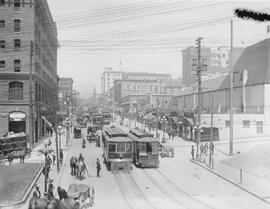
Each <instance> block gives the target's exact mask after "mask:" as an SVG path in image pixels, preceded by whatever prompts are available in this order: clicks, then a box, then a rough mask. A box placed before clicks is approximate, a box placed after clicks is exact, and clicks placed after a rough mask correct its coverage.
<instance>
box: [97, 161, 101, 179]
mask: <svg viewBox="0 0 270 209" xmlns="http://www.w3.org/2000/svg"><path fill="white" fill-rule="evenodd" d="M96 164H97V177H99V172H100V170H101V165H100V161H99V159H97V162H96Z"/></svg>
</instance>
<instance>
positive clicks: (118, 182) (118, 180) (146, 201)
mask: <svg viewBox="0 0 270 209" xmlns="http://www.w3.org/2000/svg"><path fill="white" fill-rule="evenodd" d="M120 175H121V174H120V173H119V174H115V178H116V181H117V184H118V186H119V188H120V191H121V193H122V196H123V197H124V199H125V202H126V203H127V205H128V206H129V207H130V208H132V209H134V207H133V206H132V204H131V203H130V201H129V200H128V199H129V198H128V197H127V195H126V192H125V191H124V188H125V189H126V186H125V185H124V183H122V182H121V180H123V179H124V178H125V179H127V181H128V182H129V185H131V187H132V188H133V190H132V191H133V192H137V194H139V197H140V198H142V200H144V201H145V203H146V204H147V205H148V207H147V208H149V207H150V208H156V207H155V206H154V205H153V204H152V203H151V202H150V201H149V200H148V199H147V198H146V197H145V195H144V194H143V192H142V191H141V189H140V187H139V186H138V184H137V183H136V181H135V180H134V179H133V177H132V176H131V175H130V174H125V175H124V174H123V175H121V176H120ZM118 177H121V179H118ZM135 190H136V191H135ZM126 191H128V190H127V189H126ZM137 194H135V195H136V196H138V195H137ZM135 201H138V200H135ZM139 201H140V202H143V201H141V200H139ZM135 208H136V207H135ZM143 208H144V207H143Z"/></svg>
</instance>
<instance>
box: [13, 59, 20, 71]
mask: <svg viewBox="0 0 270 209" xmlns="http://www.w3.org/2000/svg"><path fill="white" fill-rule="evenodd" d="M14 72H21V60H18V59H17V60H14Z"/></svg>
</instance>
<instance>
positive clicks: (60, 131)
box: [57, 125, 63, 159]
mask: <svg viewBox="0 0 270 209" xmlns="http://www.w3.org/2000/svg"><path fill="white" fill-rule="evenodd" d="M62 128H63V127H62V126H61V125H59V126H57V130H58V134H59V138H58V139H59V140H58V141H59V150H61V135H62V134H63V133H62ZM58 153H59V152H58ZM58 159H59V158H58Z"/></svg>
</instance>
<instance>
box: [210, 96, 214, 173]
mask: <svg viewBox="0 0 270 209" xmlns="http://www.w3.org/2000/svg"><path fill="white" fill-rule="evenodd" d="M213 119H214V93H212V98H211V130H210V146H209V167H210V168H211V165H212V154H213V153H212V147H213Z"/></svg>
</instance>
